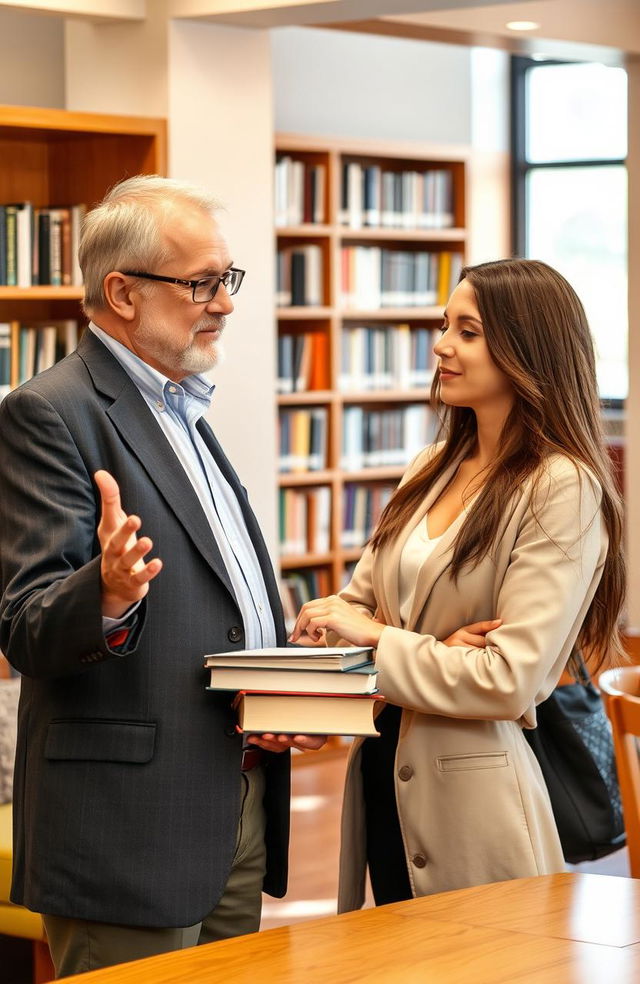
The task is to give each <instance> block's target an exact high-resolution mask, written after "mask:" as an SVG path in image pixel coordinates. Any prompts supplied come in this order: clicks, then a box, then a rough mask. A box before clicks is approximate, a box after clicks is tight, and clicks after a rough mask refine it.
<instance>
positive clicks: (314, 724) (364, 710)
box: [233, 691, 380, 736]
mask: <svg viewBox="0 0 640 984" xmlns="http://www.w3.org/2000/svg"><path fill="white" fill-rule="evenodd" d="M379 699H380V698H378V697H375V696H366V695H358V696H355V695H352V696H345V695H344V694H342V695H336V694H293V693H260V692H256V691H240V693H239V694H238V695H237V697H236V699H235V701H234V702H233V706H234V707H235V709H236V710H237V712H238V730H239V731H242V732H245V733H249V734H265V733H270V734H293V735H313V734H319V735H363V736H369V735H378V734H379V731H378V730H377V728H376V726H375V723H374V710H375V706H376V702H377V701H378V700H379Z"/></svg>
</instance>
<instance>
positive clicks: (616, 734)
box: [598, 666, 640, 878]
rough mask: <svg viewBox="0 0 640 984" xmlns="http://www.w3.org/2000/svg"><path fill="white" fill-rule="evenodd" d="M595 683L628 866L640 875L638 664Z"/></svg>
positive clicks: (639, 669)
mask: <svg viewBox="0 0 640 984" xmlns="http://www.w3.org/2000/svg"><path fill="white" fill-rule="evenodd" d="M598 686H599V687H600V690H601V691H602V695H603V699H604V703H605V707H606V709H607V714H608V716H609V720H610V721H611V727H612V729H613V742H614V748H615V754H616V765H617V768H618V779H619V780H620V795H621V797H622V812H623V814H624V825H625V829H626V832H627V847H628V849H629V867H630V871H631V876H632V877H633V878H640V756H639V754H638V753H639V747H640V746H639V745H638V741H637V739H638V738H639V737H640V666H625V667H622V668H618V669H614V670H605V671H604V673H602V674H601V675H600V678H599V680H598Z"/></svg>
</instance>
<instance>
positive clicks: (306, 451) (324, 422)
mask: <svg viewBox="0 0 640 984" xmlns="http://www.w3.org/2000/svg"><path fill="white" fill-rule="evenodd" d="M327 430H328V419H327V410H326V407H303V408H298V407H296V408H291V409H290V408H288V407H281V408H280V412H279V415H278V447H279V460H278V470H279V471H280V472H306V471H321V470H322V469H323V468H326V467H327Z"/></svg>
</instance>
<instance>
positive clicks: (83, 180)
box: [0, 106, 167, 385]
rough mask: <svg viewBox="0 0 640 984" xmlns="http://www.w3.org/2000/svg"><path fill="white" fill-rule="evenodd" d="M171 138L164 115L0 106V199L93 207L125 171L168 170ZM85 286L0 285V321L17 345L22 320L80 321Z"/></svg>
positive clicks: (25, 322) (1, 201) (35, 206)
mask: <svg viewBox="0 0 640 984" xmlns="http://www.w3.org/2000/svg"><path fill="white" fill-rule="evenodd" d="M166 144H167V140H166V124H165V121H164V120H162V119H154V118H147V117H140V116H112V115H106V114H101V113H76V112H67V111H65V110H59V109H38V108H32V107H24V106H0V204H9V203H22V202H29V203H30V204H31V205H32V206H33V209H39V208H48V207H70V206H73V205H79V204H84V205H86V207H87V208H91V207H92V206H93V205H95V204H96V203H97V202H98V201H100V200H101V199H102V197H103V196H104V194H105V192H106V191H107V190H108V188H110V187H111V186H112V185H113V184H115V183H116V182H118V181H120V180H121V179H123V178H125V177H131V176H133V175H135V174H141V173H147V174H165V173H166V160H167V151H166ZM82 294H83V291H82V286H78V285H73V286H71V285H69V286H52V285H49V284H44V285H43V284H39V285H37V286H35V285H34V286H22V287H17V286H6V285H4V286H2V285H0V322H1V323H5V324H6V323H9V324H11V326H12V331H11V338H12V347H13V346H14V345H15V339H16V338H17V337H18V330H17V326H18V324H23V325H29V324H32V325H35V326H36V327H40V326H43V325H44V324H46V322H47V321H56V322H61V321H65V320H71V319H76V320H77V321H78V322H79V324H80V326H82V323H83V322H82V313H81V308H80V301H81V299H82ZM12 356H13V358H12V360H11V362H12V366H13V368H12V379H11V385H16V383H17V382H18V380H17V379H16V378H15V367H16V365H17V364H18V359H17V358H16V357H15V351H14V352H13V353H12Z"/></svg>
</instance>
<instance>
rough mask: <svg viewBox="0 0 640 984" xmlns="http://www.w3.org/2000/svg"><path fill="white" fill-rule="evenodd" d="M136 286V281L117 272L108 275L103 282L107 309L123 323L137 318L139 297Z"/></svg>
mask: <svg viewBox="0 0 640 984" xmlns="http://www.w3.org/2000/svg"><path fill="white" fill-rule="evenodd" d="M134 284H135V281H133V280H132V279H131V278H130V277H127V276H125V275H124V274H123V273H118V271H117V270H112V271H111V273H108V274H107V275H106V277H105V278H104V281H103V290H104V296H105V300H106V302H107V308H108V309H109V310H110V311H113V312H114V314H117V315H118V317H119V318H122V319H123V321H133V320H134V319H135V318H136V316H137V309H138V303H137V301H138V295H137V292H136V290H135V287H134Z"/></svg>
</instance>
